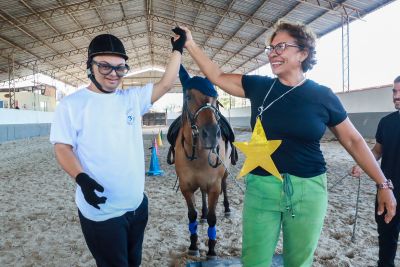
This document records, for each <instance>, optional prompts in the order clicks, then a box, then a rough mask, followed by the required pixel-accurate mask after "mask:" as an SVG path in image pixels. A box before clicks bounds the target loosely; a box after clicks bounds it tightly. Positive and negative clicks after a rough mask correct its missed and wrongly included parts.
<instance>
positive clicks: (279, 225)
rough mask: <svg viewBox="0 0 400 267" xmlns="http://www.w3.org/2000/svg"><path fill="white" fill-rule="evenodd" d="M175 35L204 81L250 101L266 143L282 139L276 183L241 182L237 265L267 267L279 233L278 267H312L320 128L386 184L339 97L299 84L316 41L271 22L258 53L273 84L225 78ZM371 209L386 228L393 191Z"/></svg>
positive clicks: (321, 209)
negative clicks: (280, 265) (261, 52)
mask: <svg viewBox="0 0 400 267" xmlns="http://www.w3.org/2000/svg"><path fill="white" fill-rule="evenodd" d="M182 28H183V29H184V30H185V31H186V36H187V40H186V43H185V48H186V49H187V51H188V52H189V53H190V55H191V57H192V58H193V59H194V61H195V62H196V63H197V65H199V68H200V70H201V71H202V72H203V73H204V74H205V75H206V76H207V78H208V79H209V80H210V81H211V82H212V83H213V84H215V85H217V86H218V87H220V88H221V89H222V90H224V91H225V92H227V93H229V94H231V95H234V96H238V97H245V98H248V99H250V103H251V119H250V125H251V127H252V128H254V127H255V125H256V121H257V124H258V125H259V123H261V124H262V127H263V129H264V131H265V133H266V135H267V139H269V140H282V144H281V145H280V146H279V147H278V148H277V149H276V150H275V151H274V152H273V154H272V155H271V158H272V160H273V162H274V163H275V165H276V167H277V169H278V172H279V174H281V176H283V182H282V180H281V179H278V178H277V177H276V176H274V175H271V173H269V172H268V171H267V170H264V169H261V168H255V169H253V170H252V171H250V173H249V174H248V175H247V176H246V193H245V200H244V206H243V243H242V262H243V264H244V266H246V267H248V266H269V265H271V261H272V257H273V254H274V251H275V247H276V244H277V242H278V238H279V233H280V231H281V229H282V234H283V260H284V265H285V266H296V267H300V266H301V267H308V266H311V265H312V262H313V255H314V251H315V249H316V247H317V244H318V239H319V236H320V234H321V229H322V226H323V221H324V218H325V214H326V210H327V200H328V192H327V187H326V166H325V165H326V164H325V160H324V158H323V155H322V152H321V150H320V139H321V138H322V136H323V134H324V132H325V129H326V127H329V129H330V130H331V131H332V132H333V133H334V134H335V136H336V137H337V138H338V140H339V141H340V143H341V144H342V145H343V146H344V147H345V148H346V150H347V151H348V152H349V153H350V154H351V155H352V156H353V157H354V158H355V160H356V161H357V162H358V163H359V164H360V166H361V167H362V168H363V169H364V170H365V171H366V172H367V173H368V175H369V176H370V177H371V178H372V179H373V180H374V181H375V182H376V183H377V184H380V185H382V186H384V185H387V180H386V178H385V176H384V175H383V173H382V171H381V169H380V168H379V165H378V164H377V162H376V160H375V159H374V157H373V155H372V153H371V151H370V149H369V147H368V146H367V144H366V143H365V141H364V139H363V138H362V136H361V135H360V134H359V133H358V131H357V130H356V129H355V128H354V126H353V125H352V123H351V122H350V120H349V118H348V117H347V113H346V111H345V110H344V108H343V106H342V104H341V103H340V101H339V99H338V97H337V96H336V95H335V94H334V93H333V92H332V91H331V90H330V89H329V88H327V87H325V86H322V85H319V84H318V83H316V82H314V81H311V80H309V79H306V77H305V73H306V72H307V71H308V70H310V69H311V68H312V67H313V66H314V65H315V63H316V60H315V39H316V38H315V35H314V34H313V33H312V32H310V31H309V30H308V29H307V28H306V27H305V26H304V25H297V24H291V23H286V22H283V23H278V24H277V27H276V29H275V31H274V32H272V35H271V37H270V39H269V45H268V46H267V47H266V49H265V52H266V56H267V57H268V60H269V62H270V65H271V69H272V72H273V73H274V75H276V77H266V76H257V75H241V74H228V73H224V72H223V71H222V70H221V69H220V68H219V67H218V66H217V65H216V64H214V63H213V62H212V61H211V60H210V59H209V58H208V57H207V55H206V54H205V53H204V52H203V51H202V49H200V48H199V47H198V46H197V45H196V43H195V42H194V40H193V38H192V35H191V33H190V31H189V30H188V29H187V28H184V27H182ZM256 130H257V129H256ZM267 153H269V152H268V151H267V150H266V151H265V158H266V157H267V155H268V154H267ZM257 156H258V155H257ZM261 156H262V155H261ZM378 202H379V210H378V213H379V214H382V213H383V212H384V210H385V209H386V210H387V213H386V214H385V216H384V217H385V221H386V222H389V221H390V220H391V219H392V217H393V216H394V214H395V210H396V200H395V198H394V196H393V193H392V191H391V190H380V192H379V194H378ZM382 217H383V216H382Z"/></svg>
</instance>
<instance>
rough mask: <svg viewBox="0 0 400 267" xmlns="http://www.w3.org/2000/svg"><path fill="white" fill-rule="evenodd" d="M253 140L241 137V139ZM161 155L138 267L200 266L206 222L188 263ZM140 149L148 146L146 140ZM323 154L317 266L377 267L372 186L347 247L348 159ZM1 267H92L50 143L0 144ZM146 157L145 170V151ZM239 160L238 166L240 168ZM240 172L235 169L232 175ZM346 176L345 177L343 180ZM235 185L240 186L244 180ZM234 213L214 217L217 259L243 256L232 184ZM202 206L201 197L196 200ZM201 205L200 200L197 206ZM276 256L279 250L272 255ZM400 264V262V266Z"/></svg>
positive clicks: (329, 144) (350, 214)
mask: <svg viewBox="0 0 400 267" xmlns="http://www.w3.org/2000/svg"><path fill="white" fill-rule="evenodd" d="M249 137H250V134H249V133H247V132H241V133H238V139H239V140H248V139H249ZM165 142H166V141H165V140H164V146H163V147H161V148H160V149H159V153H160V155H159V161H160V164H161V169H162V170H164V171H165V175H164V176H162V177H146V193H147V195H148V197H149V200H150V204H149V208H150V218H149V223H148V226H147V229H146V234H145V240H144V248H143V264H142V266H144V267H146V266H157V267H158V266H185V263H186V262H188V261H202V260H204V259H205V254H206V251H207V247H206V241H207V237H206V236H207V224H203V225H200V226H199V235H200V237H199V240H200V250H201V251H200V252H201V256H200V257H188V256H187V255H186V250H187V247H188V245H189V235H188V230H187V215H186V214H187V210H186V204H185V202H184V199H183V197H182V195H181V193H180V192H179V191H178V192H175V190H174V189H173V187H174V184H175V180H176V175H175V171H174V166H169V165H168V164H167V163H166V160H165V158H166V154H167V151H168V147H167V146H166V145H165ZM144 146H145V148H148V147H150V141H149V140H145V144H144ZM322 149H323V151H324V155H325V158H326V161H327V164H328V188H330V190H329V191H330V192H329V193H330V194H329V207H328V213H327V216H326V219H325V225H324V228H323V233H322V235H321V238H320V241H319V245H318V249H317V251H316V252H315V260H314V264H313V266H315V267H340V266H360V267H367V266H376V264H375V262H376V259H377V254H378V242H377V233H376V225H375V222H374V218H373V206H374V205H373V204H374V194H375V189H374V183H373V182H372V181H371V180H370V179H369V178H367V177H366V176H363V177H362V180H361V190H360V201H359V210H358V219H357V227H356V235H355V242H352V241H351V237H352V232H353V225H354V218H355V205H356V197H357V188H358V180H357V179H354V178H350V177H348V176H347V175H346V173H347V172H348V170H349V169H350V167H351V166H352V165H353V161H352V159H351V158H350V156H349V155H348V154H347V153H346V152H345V150H344V149H343V148H342V147H341V146H340V145H339V144H338V143H337V142H336V141H325V142H323V143H322ZM0 151H1V153H0V207H1V208H0V266H12V267H14V266H18V267H19V266H46V267H51V266H57V267H62V266H65V267H71V266H82V267H83V266H95V262H94V260H93V259H92V257H91V255H90V253H89V250H88V249H87V247H86V244H85V242H84V239H83V236H82V233H81V229H80V225H79V220H78V216H77V208H76V206H75V203H74V200H73V196H74V188H75V185H74V183H73V182H72V180H71V179H70V178H69V177H68V176H67V175H66V174H65V173H64V172H63V171H62V170H61V169H60V168H59V167H58V165H57V163H56V160H55V158H54V154H53V150H52V146H51V144H50V143H49V142H48V138H32V139H29V140H18V141H12V142H7V143H2V144H0ZM145 151H146V153H147V154H146V166H147V167H146V169H148V165H149V160H150V150H149V149H145ZM243 160H244V158H243V155H240V161H239V164H238V165H237V166H239V167H241V166H242V164H243ZM238 171H239V170H238V169H237V168H232V169H231V172H232V173H233V175H235V176H236V174H237V172H238ZM342 177H344V178H343V179H341V178H342ZM238 183H239V184H240V185H243V183H242V181H241V180H239V181H238ZM228 193H229V197H230V203H231V207H232V209H233V213H232V215H231V216H230V217H229V218H225V217H224V215H223V205H222V202H221V201H220V203H219V209H218V214H217V220H218V221H217V227H218V232H217V235H218V239H217V246H216V250H217V253H218V254H219V256H220V258H225V259H229V258H238V257H240V254H241V242H242V241H241V211H242V204H243V193H242V191H241V190H240V188H239V187H238V186H237V185H235V183H234V182H233V179H232V178H230V179H229V185H228ZM198 200H199V198H198ZM198 203H199V202H198ZM280 251H281V245H280V244H278V248H277V252H280ZM397 264H399V265H400V261H399V260H397Z"/></svg>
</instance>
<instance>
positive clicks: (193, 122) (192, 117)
mask: <svg viewBox="0 0 400 267" xmlns="http://www.w3.org/2000/svg"><path fill="white" fill-rule="evenodd" d="M208 109H209V110H211V111H212V113H213V114H214V117H215V119H216V120H217V124H218V123H219V119H220V117H221V113H220V111H219V110H218V108H217V107H215V106H213V105H212V104H211V103H205V104H204V105H202V106H201V107H199V108H198V109H197V110H196V112H195V113H194V114H192V113H191V112H190V111H189V108H188V104H187V101H186V100H185V102H184V103H183V114H182V125H183V120H184V119H185V117H187V118H188V119H189V122H190V129H191V133H192V154H191V155H190V156H189V154H188V153H187V152H186V149H185V136H184V134H182V139H181V144H182V148H183V151H185V155H186V158H187V159H188V160H190V161H193V160H195V159H197V157H196V147H197V143H198V139H199V127H198V126H197V124H196V121H197V118H198V117H199V115H200V113H201V112H202V111H204V110H208ZM185 114H187V115H185ZM211 153H216V154H217V160H216V162H215V163H212V162H211V157H210V156H211ZM218 154H219V145H217V147H216V148H213V149H210V152H209V153H208V164H209V165H210V166H211V167H213V168H216V167H218V166H219V165H220V164H221V161H220V160H219V157H218Z"/></svg>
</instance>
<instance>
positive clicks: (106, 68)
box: [92, 60, 129, 77]
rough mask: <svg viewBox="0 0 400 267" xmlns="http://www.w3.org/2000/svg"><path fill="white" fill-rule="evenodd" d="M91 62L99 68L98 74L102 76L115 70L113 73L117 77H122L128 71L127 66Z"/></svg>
mask: <svg viewBox="0 0 400 267" xmlns="http://www.w3.org/2000/svg"><path fill="white" fill-rule="evenodd" d="M92 62H93V64H95V65H96V66H97V67H98V68H99V72H100V73H101V74H103V75H108V74H110V73H111V72H112V71H113V70H115V73H116V74H117V76H118V77H124V76H125V75H126V74H127V73H128V71H129V66H128V65H127V64H125V65H119V66H113V65H110V64H108V63H100V62H96V61H94V60H93V61H92Z"/></svg>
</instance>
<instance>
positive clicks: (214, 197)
mask: <svg viewBox="0 0 400 267" xmlns="http://www.w3.org/2000/svg"><path fill="white" fill-rule="evenodd" d="M220 190H221V189H220V188H219V190H213V191H209V192H208V214H207V222H208V231H207V232H208V253H207V258H209V259H213V258H216V257H217V254H216V253H215V244H216V243H217V226H216V224H217V216H216V215H215V209H216V206H217V202H218V197H219V194H220Z"/></svg>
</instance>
